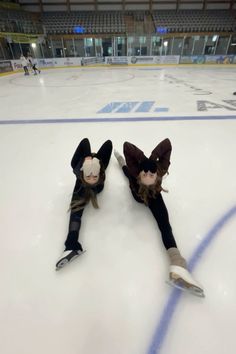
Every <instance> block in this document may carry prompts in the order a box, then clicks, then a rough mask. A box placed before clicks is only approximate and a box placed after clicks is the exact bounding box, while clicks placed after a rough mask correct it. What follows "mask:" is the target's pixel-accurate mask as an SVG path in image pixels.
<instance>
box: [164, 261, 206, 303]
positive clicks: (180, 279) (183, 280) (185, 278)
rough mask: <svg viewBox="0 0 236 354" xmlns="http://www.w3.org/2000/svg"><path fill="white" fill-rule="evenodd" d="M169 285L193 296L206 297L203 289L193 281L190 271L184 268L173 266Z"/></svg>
mask: <svg viewBox="0 0 236 354" xmlns="http://www.w3.org/2000/svg"><path fill="white" fill-rule="evenodd" d="M167 283H168V284H169V285H172V286H174V287H176V288H178V289H180V290H184V291H188V292H190V293H191V294H193V295H196V296H199V297H205V294H204V291H203V288H202V287H201V286H200V285H199V284H198V283H197V282H196V281H195V280H194V279H193V277H192V275H191V274H190V273H189V271H188V270H187V269H185V268H183V267H179V266H175V265H171V266H170V274H169V281H167Z"/></svg>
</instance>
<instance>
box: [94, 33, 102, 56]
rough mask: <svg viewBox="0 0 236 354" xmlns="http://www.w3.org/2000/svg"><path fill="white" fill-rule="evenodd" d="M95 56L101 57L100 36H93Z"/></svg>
mask: <svg viewBox="0 0 236 354" xmlns="http://www.w3.org/2000/svg"><path fill="white" fill-rule="evenodd" d="M95 56H96V57H102V38H95Z"/></svg>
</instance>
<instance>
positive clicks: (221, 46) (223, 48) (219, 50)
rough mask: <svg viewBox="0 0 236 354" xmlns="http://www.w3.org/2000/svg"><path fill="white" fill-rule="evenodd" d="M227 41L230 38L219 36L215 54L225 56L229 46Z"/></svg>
mask: <svg viewBox="0 0 236 354" xmlns="http://www.w3.org/2000/svg"><path fill="white" fill-rule="evenodd" d="M229 40H230V37H229V36H220V37H219V40H218V43H217V47H216V51H215V54H216V55H217V54H224V55H225V54H227V49H228V45H229Z"/></svg>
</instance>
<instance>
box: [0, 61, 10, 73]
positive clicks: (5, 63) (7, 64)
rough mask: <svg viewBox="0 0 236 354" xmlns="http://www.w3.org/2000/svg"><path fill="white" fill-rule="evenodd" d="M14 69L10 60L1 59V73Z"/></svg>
mask: <svg viewBox="0 0 236 354" xmlns="http://www.w3.org/2000/svg"><path fill="white" fill-rule="evenodd" d="M10 71H13V68H12V65H11V61H10V60H0V73H7V72H10Z"/></svg>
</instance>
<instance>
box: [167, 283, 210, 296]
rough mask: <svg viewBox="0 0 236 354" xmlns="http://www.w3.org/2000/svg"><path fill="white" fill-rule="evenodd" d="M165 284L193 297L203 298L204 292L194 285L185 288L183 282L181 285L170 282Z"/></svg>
mask: <svg viewBox="0 0 236 354" xmlns="http://www.w3.org/2000/svg"><path fill="white" fill-rule="evenodd" d="M166 283H167V284H168V285H170V286H172V287H174V288H177V289H179V290H182V291H185V292H188V293H190V294H191V295H195V296H197V297H201V298H204V297H205V294H204V291H203V290H202V289H200V288H198V287H196V286H194V285H190V284H189V285H188V286H187V287H186V286H184V284H183V282H181V283H177V282H173V281H171V280H167V281H166Z"/></svg>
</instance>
